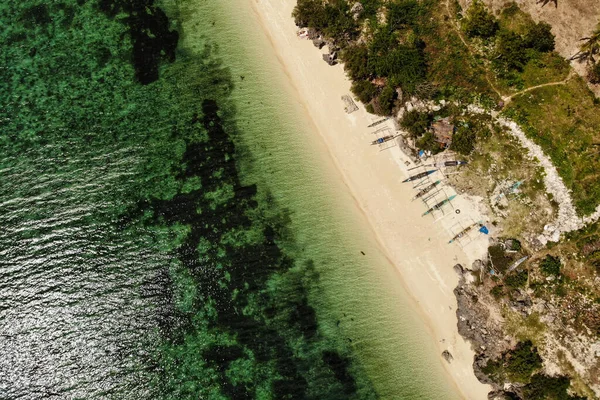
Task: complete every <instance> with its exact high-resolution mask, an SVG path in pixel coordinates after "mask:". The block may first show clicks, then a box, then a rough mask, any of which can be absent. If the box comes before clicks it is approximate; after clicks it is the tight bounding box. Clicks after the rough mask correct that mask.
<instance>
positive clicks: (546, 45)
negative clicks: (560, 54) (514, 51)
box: [524, 22, 554, 53]
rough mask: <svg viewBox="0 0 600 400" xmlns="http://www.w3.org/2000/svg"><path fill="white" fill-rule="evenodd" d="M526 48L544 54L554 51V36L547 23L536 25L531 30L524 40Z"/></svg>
mask: <svg viewBox="0 0 600 400" xmlns="http://www.w3.org/2000/svg"><path fill="white" fill-rule="evenodd" d="M524 43H525V46H527V47H528V48H531V49H535V50H537V51H540V52H542V53H547V52H550V51H552V50H554V34H553V33H552V27H551V26H550V24H547V23H546V22H540V23H539V24H534V25H532V26H531V27H530V28H529V31H528V32H527V34H525V38H524Z"/></svg>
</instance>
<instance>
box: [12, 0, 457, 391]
mask: <svg viewBox="0 0 600 400" xmlns="http://www.w3.org/2000/svg"><path fill="white" fill-rule="evenodd" d="M160 6H161V7H164V10H165V11H166V14H164V13H163V12H162V11H161V9H159V8H157V7H155V6H153V5H151V3H150V5H149V6H148V4H146V3H144V2H121V1H117V0H115V1H112V0H103V1H100V2H87V3H84V2H81V1H63V2H56V3H52V4H46V5H44V4H42V3H38V2H33V1H31V2H27V1H24V2H7V3H4V4H2V5H0V23H1V24H2V26H3V27H7V28H6V29H4V30H3V31H2V32H1V34H2V42H3V43H7V44H8V45H7V46H3V48H2V49H1V50H0V57H1V58H0V60H1V61H0V65H1V66H2V68H0V91H1V92H2V93H5V94H6V95H5V96H2V98H1V99H0V174H1V175H0V335H1V338H2V339H1V340H0V354H1V355H2V357H0V398H8V399H17V398H19V399H34V398H35V399H37V398H44V397H56V398H177V399H179V398H207V399H220V398H232V399H243V398H264V399H268V398H273V399H279V398H314V399H337V398H340V399H348V398H375V397H376V396H377V395H376V393H375V392H378V395H379V396H380V397H382V398H410V399H417V398H453V396H454V394H453V391H452V389H451V388H450V387H449V384H448V382H447V381H445V379H444V378H443V377H442V373H441V365H440V364H439V360H438V357H437V355H436V354H433V353H432V352H431V351H430V350H428V347H429V346H431V340H432V339H431V338H429V337H428V336H426V335H424V333H425V328H424V325H423V323H422V321H421V320H420V319H419V318H418V317H417V316H416V314H415V313H414V312H413V311H412V310H411V307H412V303H411V302H409V301H408V300H407V297H406V293H405V292H404V291H403V289H402V288H401V286H399V285H398V284H397V282H398V276H397V275H396V273H395V271H394V270H393V267H392V266H390V265H389V264H388V263H387V262H386V261H385V259H384V257H383V256H382V255H381V254H380V253H379V252H378V251H377V250H374V249H376V248H377V246H376V244H375V242H374V240H373V238H372V237H371V235H370V234H369V233H368V232H366V231H364V229H365V226H366V225H365V221H364V220H363V219H361V216H360V215H359V214H358V212H357V210H356V208H355V207H353V206H352V199H351V198H350V196H349V194H348V193H347V190H346V189H345V188H344V186H343V184H342V183H341V181H340V180H339V176H337V175H336V173H335V170H334V168H332V166H331V162H330V161H329V160H328V158H327V156H326V154H325V153H324V151H323V150H324V149H323V147H322V145H319V144H318V142H317V141H315V140H314V136H312V135H314V133H313V132H311V130H310V129H311V127H310V126H309V125H308V122H307V121H308V120H307V119H306V116H305V115H304V114H303V111H302V108H301V105H300V104H298V103H297V102H295V101H294V100H293V97H292V96H291V91H292V88H290V87H289V85H288V84H287V83H286V79H285V76H284V75H283V73H282V71H281V69H280V67H279V65H278V64H277V62H276V59H275V58H274V56H273V54H272V53H271V52H269V51H268V46H267V45H266V42H265V38H264V37H262V36H260V35H259V34H256V36H254V35H253V32H254V33H256V32H257V31H256V29H257V27H256V25H255V22H253V19H252V18H254V17H253V16H252V14H251V11H250V8H249V3H247V2H241V1H240V2H235V1H233V0H227V1H220V2H216V1H208V2H207V1H197V2H195V1H184V2H177V3H175V2H170V1H164V2H162V3H161V4H160ZM167 16H168V19H167ZM175 31H178V32H179V37H177V35H176V34H175V33H174V32H175ZM175 45H177V49H175ZM332 171H333V172H332ZM255 184H256V186H255ZM361 250H364V251H365V252H366V254H367V255H366V256H363V255H361V254H360V251H361ZM394 282H396V283H394Z"/></svg>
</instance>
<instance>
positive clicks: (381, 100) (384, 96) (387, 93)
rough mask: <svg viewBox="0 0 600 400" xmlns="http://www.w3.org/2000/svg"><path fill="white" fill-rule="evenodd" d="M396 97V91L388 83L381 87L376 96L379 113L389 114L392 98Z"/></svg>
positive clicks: (392, 103) (392, 104) (392, 102)
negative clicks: (379, 92)
mask: <svg viewBox="0 0 600 400" xmlns="http://www.w3.org/2000/svg"><path fill="white" fill-rule="evenodd" d="M395 97H396V91H395V90H394V88H393V87H392V86H390V85H389V84H388V85H387V86H386V87H384V88H383V90H382V91H381V94H380V95H379V97H378V104H379V111H380V112H379V113H380V114H381V115H389V114H390V113H391V112H392V108H393V107H394V98H395Z"/></svg>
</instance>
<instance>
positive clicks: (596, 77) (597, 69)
mask: <svg viewBox="0 0 600 400" xmlns="http://www.w3.org/2000/svg"><path fill="white" fill-rule="evenodd" d="M587 77H588V80H589V81H590V82H591V83H593V84H594V85H597V84H598V83H600V63H595V64H593V65H592V66H590V67H589V69H588V75H587Z"/></svg>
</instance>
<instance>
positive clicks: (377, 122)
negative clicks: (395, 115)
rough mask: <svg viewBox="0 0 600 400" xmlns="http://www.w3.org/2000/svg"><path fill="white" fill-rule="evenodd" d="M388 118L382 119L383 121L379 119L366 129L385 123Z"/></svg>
mask: <svg viewBox="0 0 600 400" xmlns="http://www.w3.org/2000/svg"><path fill="white" fill-rule="evenodd" d="M388 119H389V118H384V119H380V120H379V121H376V122H373V123H372V124H371V125H369V126H368V127H367V128H372V127H374V126H377V125H379V124H381V123H384V122H385V121H387V120H388Z"/></svg>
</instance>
